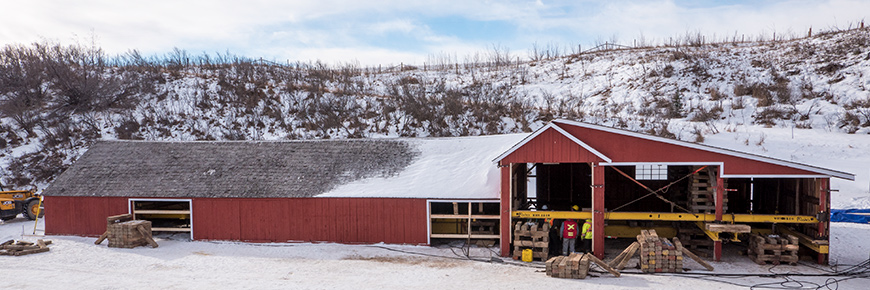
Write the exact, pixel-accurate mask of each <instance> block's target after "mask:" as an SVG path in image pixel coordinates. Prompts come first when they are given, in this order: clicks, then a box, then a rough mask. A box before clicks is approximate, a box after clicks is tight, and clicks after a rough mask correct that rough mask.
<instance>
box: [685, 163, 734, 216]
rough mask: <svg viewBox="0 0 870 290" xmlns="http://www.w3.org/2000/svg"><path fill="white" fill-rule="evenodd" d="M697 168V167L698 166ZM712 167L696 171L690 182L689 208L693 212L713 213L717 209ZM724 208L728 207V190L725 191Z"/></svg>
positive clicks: (723, 197)
mask: <svg viewBox="0 0 870 290" xmlns="http://www.w3.org/2000/svg"><path fill="white" fill-rule="evenodd" d="M696 170H697V168H696ZM715 178H716V177H715V176H714V174H713V173H712V169H710V168H707V169H706V170H701V171H698V172H695V174H693V175H692V180H691V182H690V183H689V200H688V204H687V206H688V208H689V211H691V212H693V213H713V212H715V211H716V194H715V189H716V186H715V181H714V180H713V179H715ZM723 194H724V196H722V202H723V205H722V209H723V210H727V209H728V192H727V191H726V192H724V193H723Z"/></svg>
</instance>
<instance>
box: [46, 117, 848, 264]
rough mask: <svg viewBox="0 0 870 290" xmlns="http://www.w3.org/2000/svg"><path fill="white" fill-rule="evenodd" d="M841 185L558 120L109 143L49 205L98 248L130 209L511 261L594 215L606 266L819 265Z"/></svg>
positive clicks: (173, 220) (256, 236)
mask: <svg viewBox="0 0 870 290" xmlns="http://www.w3.org/2000/svg"><path fill="white" fill-rule="evenodd" d="M831 177H836V178H843V179H848V180H853V179H854V175H852V174H849V173H845V172H839V171H835V170H830V169H825V168H819V167H815V166H810V165H805V164H800V163H795V162H790V161H785V160H779V159H773V158H769V157H764V156H759V155H753V154H747V153H742V152H738V151H733V150H727V149H722V148H716V147H711V146H705V145H701V144H696V143H689V142H682V141H676V140H672V139H667V138H661V137H656V136H651V135H646V134H640V133H635V132H630V131H625V130H619V129H614V128H609V127H603V126H597V125H590V124H585V123H579V122H573V121H566V120H555V121H553V122H551V123H549V124H547V125H546V126H544V127H542V128H541V129H539V130H537V131H535V132H533V133H531V134H515V135H501V136H481V137H461V138H422V139H404V138H400V139H366V140H324V141H272V142H269V141H221V142H151V141H107V142H99V143H97V144H95V145H94V146H92V147H91V148H90V150H88V152H86V153H85V154H84V155H83V156H82V157H81V158H80V159H79V160H78V161H76V162H75V164H74V165H73V166H72V167H71V168H70V169H68V170H67V171H66V172H64V173H63V174H62V175H61V176H59V177H58V178H57V180H55V182H54V183H52V184H51V186H49V187H48V188H47V189H46V190H45V191H44V195H45V204H46V210H47V211H48V213H49V214H48V215H46V217H45V220H46V234H61V235H63V234H68V235H84V236H97V235H99V234H101V233H102V232H103V231H104V230H105V218H106V217H107V216H110V215H116V214H123V213H131V214H134V215H135V216H136V218H139V219H148V220H151V221H152V222H153V225H154V230H155V231H167V232H189V233H190V235H191V239H194V240H239V241H253V242H286V241H324V242H340V243H378V242H384V243H395V244H431V243H433V242H434V241H437V240H440V239H463V240H464V239H484V240H497V241H499V242H500V246H501V254H502V255H504V256H508V255H511V254H512V253H511V250H512V249H514V248H512V246H513V245H512V241H513V238H514V237H513V236H512V234H513V233H512V226H513V225H514V224H516V223H517V222H519V221H527V220H540V219H543V218H554V219H557V220H564V219H569V218H570V219H585V218H590V219H591V220H592V222H593V229H594V230H593V251H594V253H595V254H596V255H598V256H599V257H603V255H604V241H605V239H604V238H605V236H612V237H619V238H634V237H635V236H636V235H637V234H638V233H639V231H640V230H641V229H649V228H652V229H656V230H657V231H658V233H659V235H661V236H665V237H669V236H677V235H690V237H689V238H687V239H695V238H697V239H699V240H698V241H697V242H698V244H699V245H698V247H702V246H703V245H701V244H704V243H708V242H709V249H705V248H703V247H702V248H700V249H701V250H709V251H710V252H711V254H712V255H713V256H714V257H715V258H717V259H718V258H719V257H720V256H721V253H722V243H723V241H738V240H739V239H740V237H741V235H744V234H745V233H746V232H747V231H752V232H756V233H773V232H776V233H783V232H784V233H789V234H793V235H796V236H799V237H800V239H801V243H802V245H803V250H802V251H804V252H805V254H817V255H818V259H819V262H820V263H823V262H825V261H826V260H827V252H828V245H827V241H828V225H829V222H828V219H827V217H828V216H829V212H830V189H829V181H830V178H831ZM545 205H546V206H547V209H548V210H546V211H544V210H542V209H543V206H545ZM574 205H576V206H578V207H579V208H581V210H579V211H572V210H571V208H572V206H574ZM699 237H700V238H699ZM681 240H682V238H681ZM687 242H688V241H687ZM693 246H694V245H693ZM514 254H515V253H514Z"/></svg>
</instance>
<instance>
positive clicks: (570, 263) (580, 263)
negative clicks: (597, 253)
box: [546, 253, 589, 279]
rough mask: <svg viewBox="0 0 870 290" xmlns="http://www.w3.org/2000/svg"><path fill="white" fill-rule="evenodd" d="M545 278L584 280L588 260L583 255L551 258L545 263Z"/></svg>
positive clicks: (574, 254) (587, 269)
mask: <svg viewBox="0 0 870 290" xmlns="http://www.w3.org/2000/svg"><path fill="white" fill-rule="evenodd" d="M546 272H547V276H550V277H554V278H572V279H586V274H587V273H588V272H589V258H588V257H586V255H585V254H580V253H572V254H571V255H570V256H556V257H552V258H550V259H549V260H547V262H546Z"/></svg>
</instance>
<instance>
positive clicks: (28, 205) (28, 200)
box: [0, 186, 44, 221]
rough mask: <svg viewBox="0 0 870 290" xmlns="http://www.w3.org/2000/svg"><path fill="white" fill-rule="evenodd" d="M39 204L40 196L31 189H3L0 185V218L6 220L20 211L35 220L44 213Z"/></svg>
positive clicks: (12, 217)
mask: <svg viewBox="0 0 870 290" xmlns="http://www.w3.org/2000/svg"><path fill="white" fill-rule="evenodd" d="M41 205H42V204H41V203H40V196H39V194H38V193H36V191H35V190H33V189H30V190H4V189H3V187H2V186H0V220H3V221H8V220H11V219H14V218H15V217H17V216H18V214H22V213H23V214H24V217H26V218H28V219H30V220H35V219H36V217H37V216H39V217H42V216H43V214H44V213H43V211H42V209H41V208H40V207H41Z"/></svg>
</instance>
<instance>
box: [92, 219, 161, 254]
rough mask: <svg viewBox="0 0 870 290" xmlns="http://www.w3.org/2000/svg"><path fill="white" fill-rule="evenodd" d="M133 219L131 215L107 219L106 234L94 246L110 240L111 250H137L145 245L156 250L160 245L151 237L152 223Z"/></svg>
mask: <svg viewBox="0 0 870 290" xmlns="http://www.w3.org/2000/svg"><path fill="white" fill-rule="evenodd" d="M132 218H133V216H132V215H130V214H122V215H116V216H110V217H108V218H106V232H105V233H103V234H102V235H101V236H100V237H99V238H98V239H97V240H96V241H95V242H94V244H97V245H99V244H100V243H102V242H103V240H106V239H108V240H109V247H111V248H135V247H138V246H145V245H151V247H153V248H156V247H157V246H158V244H157V242H155V241H154V238H153V237H152V235H151V222H150V221H146V220H132Z"/></svg>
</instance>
